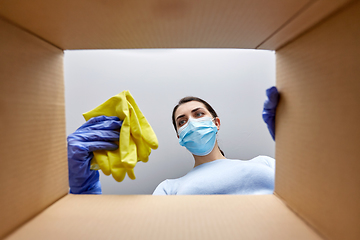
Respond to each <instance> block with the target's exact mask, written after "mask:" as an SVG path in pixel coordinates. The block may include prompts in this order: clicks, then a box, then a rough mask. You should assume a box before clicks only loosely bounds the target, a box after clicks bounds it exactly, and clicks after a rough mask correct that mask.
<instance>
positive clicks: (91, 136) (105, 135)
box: [68, 130, 120, 145]
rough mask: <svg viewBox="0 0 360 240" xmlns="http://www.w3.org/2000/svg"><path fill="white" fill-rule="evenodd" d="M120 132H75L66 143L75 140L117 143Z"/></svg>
mask: <svg viewBox="0 0 360 240" xmlns="http://www.w3.org/2000/svg"><path fill="white" fill-rule="evenodd" d="M119 138H120V132H118V131H114V130H91V131H87V132H75V133H73V134H71V135H69V137H68V142H69V144H70V145H71V142H72V141H74V140H76V141H80V142H93V141H108V142H113V141H119Z"/></svg>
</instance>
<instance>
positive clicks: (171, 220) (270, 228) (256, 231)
mask: <svg viewBox="0 0 360 240" xmlns="http://www.w3.org/2000/svg"><path fill="white" fill-rule="evenodd" d="M7 239H8V240H10V239H11V240H15V239H127V240H131V239H156V240H161V239H166V240H169V239H196V240H198V239H209V240H212V239H221V240H223V239H227V240H231V239H236V240H238V239H307V240H310V239H321V238H320V237H319V236H318V235H317V234H316V233H315V232H314V231H313V230H312V229H311V228H310V227H308V226H307V225H306V224H305V223H304V222H302V221H301V220H300V219H299V218H298V217H297V216H296V215H295V214H294V213H293V212H292V211H290V210H289V209H288V208H287V207H286V206H285V205H284V204H283V203H282V202H281V201H280V200H279V199H278V198H277V197H276V196H274V195H258V196H256V195H253V196H249V195H248V196H246V195H243V196H240V195H237V196H236V195H214V196H149V195H148V196H146V195H137V196H136V195H123V196H116V195H107V196H105V195H104V196H96V195H95V196H94V195H68V196H66V197H64V198H62V199H61V200H60V201H58V202H56V203H55V204H54V205H52V206H51V207H49V208H48V209H46V210H45V211H44V212H42V213H41V214H40V215H38V216H37V217H36V218H35V219H33V220H32V221H30V222H29V223H27V224H26V225H25V226H24V227H22V228H20V229H19V230H18V231H16V232H14V233H13V234H12V235H10V236H9V237H8V238H7Z"/></svg>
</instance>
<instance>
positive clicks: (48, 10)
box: [0, 0, 310, 49]
mask: <svg viewBox="0 0 360 240" xmlns="http://www.w3.org/2000/svg"><path fill="white" fill-rule="evenodd" d="M309 1H310V0H293V1H289V0H272V1H268V0H242V1H239V0H227V1H222V0H197V1H192V0H174V1H168V0H146V1H144V0H132V1H119V0H107V1H88V0H76V1H73V0H61V1H59V0H32V1H28V0H12V1H2V2H1V7H0V15H2V16H4V17H5V18H7V19H9V20H10V21H11V22H14V23H16V24H18V25H20V26H22V27H23V28H25V29H27V30H29V31H30V32H32V33H34V34H35V35H37V36H39V37H41V38H43V39H46V40H47V41H49V42H51V43H52V44H54V45H56V46H58V47H59V48H62V49H105V48H106V49H117V48H255V47H257V46H258V45H259V44H260V43H262V42H263V41H264V40H265V39H267V38H268V37H269V36H271V35H272V34H273V33H274V32H275V31H276V30H278V29H279V27H281V26H282V25H283V24H284V23H286V22H287V21H288V20H289V19H291V18H292V16H293V15H294V14H296V13H297V12H298V11H299V10H300V9H302V8H303V7H304V6H305V5H306V4H307V3H308V2H309Z"/></svg>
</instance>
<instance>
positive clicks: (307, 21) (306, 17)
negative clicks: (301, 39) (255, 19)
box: [258, 0, 351, 50]
mask: <svg viewBox="0 0 360 240" xmlns="http://www.w3.org/2000/svg"><path fill="white" fill-rule="evenodd" d="M349 2H351V0H318V1H311V2H309V4H308V5H306V6H305V7H304V8H303V9H302V10H300V11H299V13H298V14H297V15H295V16H294V18H293V19H291V20H289V22H288V23H286V24H285V25H284V26H282V27H281V28H280V29H279V30H278V31H276V32H275V33H274V34H273V35H272V36H271V37H270V38H269V39H267V40H266V41H265V42H264V43H263V44H261V45H260V46H259V47H258V48H259V49H273V50H275V49H278V48H279V47H281V46H283V45H284V44H286V43H287V42H289V41H290V40H292V39H294V38H295V37H297V36H298V35H299V34H301V33H302V32H304V31H305V30H306V29H309V28H310V27H312V26H313V25H315V24H316V23H318V22H319V21H321V20H322V19H324V18H325V17H326V16H328V15H330V14H331V13H333V12H334V11H336V10H338V9H339V8H340V7H342V6H343V5H345V4H347V3H349Z"/></svg>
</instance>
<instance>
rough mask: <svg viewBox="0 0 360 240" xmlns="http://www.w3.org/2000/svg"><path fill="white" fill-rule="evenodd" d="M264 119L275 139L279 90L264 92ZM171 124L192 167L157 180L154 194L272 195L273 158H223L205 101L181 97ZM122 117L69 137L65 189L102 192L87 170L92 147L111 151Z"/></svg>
mask: <svg viewBox="0 0 360 240" xmlns="http://www.w3.org/2000/svg"><path fill="white" fill-rule="evenodd" d="M266 94H267V97H268V99H267V100H266V101H265V104H264V110H263V118H264V121H265V122H266V124H267V126H268V128H269V131H270V134H271V135H272V137H273V139H274V140H275V131H274V129H275V111H276V107H277V103H278V98H279V95H278V92H277V89H276V88H275V87H272V88H270V89H268V90H267V91H266ZM172 118H173V124H174V128H175V130H176V132H177V137H178V138H179V143H180V145H182V146H184V147H186V148H187V149H188V150H189V151H190V152H191V153H192V154H193V156H194V160H195V165H194V168H193V169H192V170H191V171H190V172H189V173H187V174H186V175H185V176H183V177H181V178H178V179H167V180H165V181H163V182H162V183H160V184H159V185H158V187H157V188H156V189H155V191H154V193H153V194H154V195H169V194H271V193H272V192H273V189H274V172H275V160H274V159H272V158H270V157H265V156H259V157H256V158H254V159H252V160H249V161H241V160H230V159H226V158H225V156H224V154H223V153H222V151H221V150H220V148H219V147H218V144H217V141H216V134H217V132H218V131H219V130H220V119H219V117H218V116H217V114H216V112H215V111H214V109H213V108H212V107H211V106H210V105H209V104H208V103H207V102H205V101H204V100H202V99H199V98H194V97H190V98H189V97H188V98H183V99H181V100H180V102H179V104H178V105H177V106H176V107H175V108H174V110H173V116H172ZM121 124H122V121H121V120H120V119H119V118H117V117H107V116H99V117H95V118H92V119H90V120H89V121H87V122H86V123H85V124H83V125H82V126H81V127H80V128H79V129H77V130H76V131H75V132H74V133H72V134H70V135H69V136H68V164H69V185H70V193H73V194H101V185H100V181H99V173H98V171H92V170H90V161H91V159H92V157H93V153H92V152H93V151H97V150H115V149H117V147H118V146H117V145H116V144H115V143H114V141H118V139H119V129H120V128H121Z"/></svg>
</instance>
